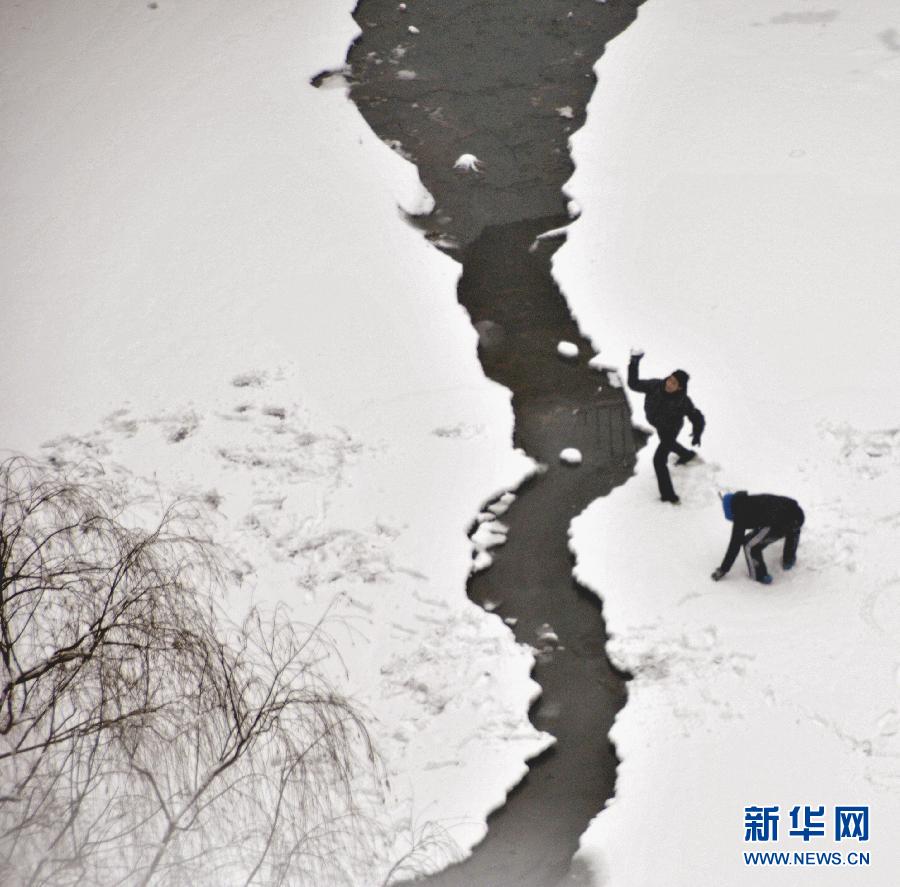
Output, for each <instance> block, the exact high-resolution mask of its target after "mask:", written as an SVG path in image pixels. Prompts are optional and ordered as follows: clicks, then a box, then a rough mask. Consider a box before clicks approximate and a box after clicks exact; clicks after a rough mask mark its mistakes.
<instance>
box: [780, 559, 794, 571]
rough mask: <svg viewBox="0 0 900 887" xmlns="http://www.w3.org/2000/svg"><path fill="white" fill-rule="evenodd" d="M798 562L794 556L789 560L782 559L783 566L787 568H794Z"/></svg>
mask: <svg viewBox="0 0 900 887" xmlns="http://www.w3.org/2000/svg"><path fill="white" fill-rule="evenodd" d="M796 563H797V559H796V558H792V559H791V560H789V561H782V563H781V566H782V567H784V569H785V570H793V569H794V564H796Z"/></svg>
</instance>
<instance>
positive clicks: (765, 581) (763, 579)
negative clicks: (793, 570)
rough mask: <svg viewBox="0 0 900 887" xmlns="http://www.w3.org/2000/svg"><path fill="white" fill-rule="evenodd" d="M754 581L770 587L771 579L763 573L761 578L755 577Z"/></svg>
mask: <svg viewBox="0 0 900 887" xmlns="http://www.w3.org/2000/svg"><path fill="white" fill-rule="evenodd" d="M756 581H757V582H762V584H763V585H771V584H772V577H771V576H770V575H769V574H768V573H764V574H763V575H762V576H757V577H756Z"/></svg>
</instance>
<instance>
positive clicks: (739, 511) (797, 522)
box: [712, 490, 804, 585]
mask: <svg viewBox="0 0 900 887" xmlns="http://www.w3.org/2000/svg"><path fill="white" fill-rule="evenodd" d="M722 510H723V511H724V512H725V517H726V518H727V519H728V520H730V521H731V522H732V523H733V527H732V528H731V540H730V541H729V543H728V551H726V552H725V557H724V558H723V559H722V565H721V566H720V567H718V568H717V569H716V570H714V571H713V574H712V578H713V579H714V580H715V581H716V582H718V581H719V580H720V579H721V578H722V577H723V576H724V575H725V574H726V573H727V572H728V571H729V570H730V569H731V566H732V564H733V563H734V560H735V558H736V557H737V553H738V549H739V548H741V547H742V546H743V549H744V557H746V559H747V570H748V571H749V573H750V576H751V578H753V579H755V580H756V581H757V582H762V583H763V584H764V585H768V584H769V583H771V581H772V577H771V576H770V575H769V571H768V570H767V569H766V562H765V561H764V560H763V555H762V552H763V549H764V548H765V547H766V546H767V545H770V544H771V543H772V542H775V541H776V540H778V539H784V550H783V551H782V554H781V565H782V566H783V567H784V569H785V570H790V569H791V568H792V567H793V566H794V564H795V563H796V562H797V546H798V545H799V544H800V528H801V527H802V526H803V518H804V515H803V509H802V508H801V507H800V506H799V505H798V504H797V502H796V501H795V500H794V499H790V498H788V497H787V496H773V495H771V494H769V493H761V494H759V495H755V496H750V495H748V494H747V491H746V490H741V491H739V492H737V493H725V495H723V496H722Z"/></svg>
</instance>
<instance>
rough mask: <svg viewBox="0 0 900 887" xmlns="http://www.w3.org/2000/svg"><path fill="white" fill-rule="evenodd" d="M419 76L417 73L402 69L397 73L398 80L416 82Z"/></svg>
mask: <svg viewBox="0 0 900 887" xmlns="http://www.w3.org/2000/svg"><path fill="white" fill-rule="evenodd" d="M417 76H418V75H417V74H416V72H415V71H410V70H408V69H407V68H401V69H400V70H399V71H397V79H398V80H415V79H416V77H417Z"/></svg>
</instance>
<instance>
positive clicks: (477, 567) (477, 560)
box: [472, 551, 494, 573]
mask: <svg viewBox="0 0 900 887" xmlns="http://www.w3.org/2000/svg"><path fill="white" fill-rule="evenodd" d="M493 562H494V559H493V558H492V557H491V555H490V553H489V552H487V551H479V552H478V553H477V554H476V555H475V557H474V558H472V572H473V573H480V572H481V571H482V570H486V569H487V568H488V567H489V566H490V565H491V564H492V563H493Z"/></svg>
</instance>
